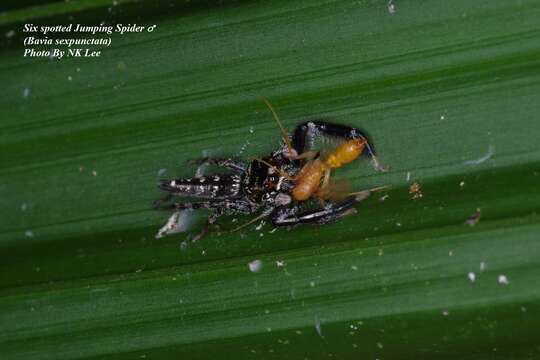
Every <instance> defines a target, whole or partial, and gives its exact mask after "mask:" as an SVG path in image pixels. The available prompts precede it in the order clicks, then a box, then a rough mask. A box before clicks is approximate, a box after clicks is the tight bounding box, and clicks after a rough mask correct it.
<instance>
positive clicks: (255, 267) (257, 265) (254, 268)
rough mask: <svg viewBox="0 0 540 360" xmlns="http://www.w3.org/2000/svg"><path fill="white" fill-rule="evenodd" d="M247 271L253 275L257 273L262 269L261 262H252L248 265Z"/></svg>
mask: <svg viewBox="0 0 540 360" xmlns="http://www.w3.org/2000/svg"><path fill="white" fill-rule="evenodd" d="M248 267H249V271H251V272H253V273H255V272H259V271H261V270H262V268H263V262H262V261H261V260H253V261H251V262H249V263H248Z"/></svg>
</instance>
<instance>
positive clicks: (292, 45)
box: [0, 0, 540, 360]
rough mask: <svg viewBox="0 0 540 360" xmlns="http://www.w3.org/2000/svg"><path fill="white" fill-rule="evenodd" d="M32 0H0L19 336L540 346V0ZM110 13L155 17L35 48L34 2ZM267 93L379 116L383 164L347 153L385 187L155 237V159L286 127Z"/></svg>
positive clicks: (0, 178)
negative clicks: (99, 47) (83, 41)
mask: <svg viewBox="0 0 540 360" xmlns="http://www.w3.org/2000/svg"><path fill="white" fill-rule="evenodd" d="M30 5H32V6H30ZM30 5H29V6H26V7H25V6H23V5H21V4H20V3H15V2H7V3H5V4H4V6H5V10H4V11H3V12H0V37H1V40H0V44H1V48H0V83H1V84H2V86H0V121H1V122H0V201H1V205H2V206H1V210H0V255H1V260H0V350H1V352H2V357H3V358H6V359H26V358H39V359H71V358H114V359H120V358H121V359H123V358H126V359H133V358H139V357H140V356H142V355H145V356H146V358H149V359H153V358H171V357H173V356H175V357H179V356H181V357H183V358H188V359H207V358H216V356H219V355H220V354H224V352H228V353H229V354H231V356H234V357H235V358H238V359H240V358H246V359H250V358H276V359H278V358H291V359H304V358H308V359H321V358H335V359H348V358H350V359H353V358H354V359H357V358H368V359H375V358H378V359H381V360H382V359H424V358H436V359H456V358H459V359H513V358H516V359H523V358H538V357H539V356H538V346H540V344H539V343H538V336H537V335H536V333H537V332H538V330H539V325H540V319H539V318H538V310H539V309H538V300H539V298H540V267H539V265H540V242H539V240H540V239H539V237H538V233H539V230H540V221H539V220H540V219H539V216H538V214H537V212H538V209H539V208H540V193H539V190H540V186H539V176H538V174H539V172H540V147H539V146H538V136H539V135H540V121H539V119H538V114H539V111H540V95H539V94H540V57H539V55H540V46H539V44H540V42H539V40H538V39H539V35H540V25H539V24H540V23H539V21H538V19H539V18H540V2H538V1H507V0H490V1H474V2H471V1H465V0H456V1H451V2H443V1H395V2H394V5H395V9H396V12H395V13H393V14H391V13H390V12H389V11H388V3H387V2H385V1H237V2H215V1H204V2H197V1H195V2H180V3H175V4H172V3H169V2H165V1H158V2H155V1H118V4H117V5H113V2H112V1H86V2H77V1H71V2H67V3H66V2H39V1H34V2H31V4H30ZM101 21H105V22H106V23H107V24H115V23H117V22H120V23H124V24H127V23H138V24H141V25H152V24H156V25H157V29H156V31H154V32H152V33H137V34H128V35H122V36H120V35H113V36H112V45H111V47H109V48H105V49H103V55H102V56H101V57H100V58H98V59H91V58H88V59H66V58H64V59H61V60H59V61H56V60H51V59H47V58H45V59H38V58H36V59H30V58H24V57H23V56H22V54H23V51H24V49H23V47H22V45H21V43H22V40H23V38H24V34H23V33H22V26H23V24H24V23H34V24H59V23H69V22H72V23H78V22H79V23H85V24H93V25H96V24H99V23H100V22H101ZM11 31H13V32H11ZM8 34H9V36H8ZM11 35H12V36H11ZM25 89H28V90H25ZM25 93H26V94H27V96H24V94H25ZM262 96H264V97H267V98H269V99H270V100H271V102H272V104H273V105H274V107H275V108H276V110H277V112H278V113H279V114H280V116H281V118H282V119H283V121H284V123H285V125H286V126H287V127H288V128H289V129H293V128H294V126H295V125H296V124H297V123H299V122H300V121H302V120H305V119H308V118H328V119H334V120H335V121H338V122H342V123H347V124H350V125H354V126H357V127H359V128H362V129H364V130H366V131H367V132H369V134H370V135H371V137H372V138H373V140H374V143H375V145H376V147H377V149H378V153H379V155H380V159H381V161H382V162H383V163H384V164H386V165H389V166H390V168H391V169H390V171H389V172H387V173H385V174H375V173H374V172H373V171H372V169H371V167H370V166H369V164H368V162H367V161H365V160H364V161H360V162H357V163H355V164H352V165H349V166H348V167H347V168H344V169H340V170H338V171H337V172H336V177H339V178H344V179H347V180H348V181H349V182H350V183H351V184H352V186H353V188H354V189H358V190H361V189H365V188H368V187H372V186H379V185H385V184H391V185H392V186H393V187H392V190H391V191H390V192H388V195H389V197H388V198H387V199H386V200H385V201H380V200H379V198H380V197H381V196H382V194H376V195H375V196H372V198H370V199H369V200H367V201H365V202H363V203H362V204H360V205H359V206H358V214H356V215H354V216H349V217H347V218H345V219H343V220H342V221H340V222H338V223H336V224H333V225H328V226H323V227H308V226H306V227H303V228H296V229H293V230H291V231H287V230H285V229H280V230H278V231H276V232H273V233H270V231H271V230H272V228H271V227H270V226H269V225H266V226H264V227H263V228H262V229H261V230H258V231H257V230H255V228H254V227H251V228H247V229H246V230H245V231H243V232H242V233H241V234H224V235H221V236H216V235H211V236H209V237H207V238H205V239H204V240H203V241H201V242H199V243H189V242H186V236H185V235H183V234H180V235H176V236H171V237H166V238H163V239H160V240H154V235H155V233H156V232H157V229H159V227H160V226H162V225H163V223H164V222H165V221H166V219H167V216H168V214H167V213H163V212H156V211H153V210H151V209H150V204H151V203H152V201H153V200H155V199H156V198H157V197H159V195H160V194H159V192H158V191H157V189H156V187H155V184H156V181H157V180H158V179H159V176H158V171H160V170H161V169H167V172H166V173H165V175H164V176H169V177H173V176H190V175H191V174H192V173H193V171H194V168H193V166H189V165H187V164H186V162H187V161H188V160H192V159H196V158H199V157H201V156H204V155H213V156H230V155H235V156H240V157H243V158H244V159H247V158H249V157H250V156H261V155H264V154H267V153H269V151H271V150H273V149H275V147H276V146H277V144H278V143H279V140H280V134H279V131H278V129H277V127H276V125H275V123H274V121H273V120H272V118H271V116H270V114H269V112H268V110H267V109H266V108H265V106H264V104H263V103H262V102H261V100H260V98H261V97H262ZM482 159H486V160H485V161H481V160H482ZM478 160H480V161H478ZM93 172H95V176H94V174H93ZM407 174H410V180H409V181H407V177H408V175H407ZM413 182H418V183H420V184H421V186H422V191H423V195H424V196H423V197H422V198H421V199H416V200H411V196H410V195H409V193H408V190H409V186H410V185H411V184H412V183H413ZM477 208H480V209H481V214H482V217H481V220H480V222H479V223H478V224H477V225H476V226H475V227H469V226H466V225H464V221H465V220H466V219H467V218H468V217H469V216H470V215H471V214H473V213H474V212H475V210H476V209H477ZM248 219H249V218H240V219H239V221H241V222H242V221H247V220H248ZM223 225H224V226H225V227H232V226H233V224H232V223H231V219H225V220H224V222H223ZM261 234H262V235H261ZM29 235H31V236H29ZM254 259H261V260H262V261H263V262H264V265H265V266H264V267H263V269H262V270H261V272H259V273H251V272H250V271H249V270H248V267H247V263H248V262H250V261H252V260H254ZM276 260H283V261H285V262H286V266H285V267H277V266H276V264H275V261H276ZM480 263H484V264H485V269H484V270H483V271H481V270H480ZM469 272H474V273H475V274H476V280H475V281H474V282H471V281H470V280H469V279H468V273H469ZM501 274H504V275H506V276H507V278H508V280H509V284H508V285H503V284H499V283H498V276H499V275H501ZM317 328H318V329H319V330H320V331H318V330H317ZM319 332H320V334H319Z"/></svg>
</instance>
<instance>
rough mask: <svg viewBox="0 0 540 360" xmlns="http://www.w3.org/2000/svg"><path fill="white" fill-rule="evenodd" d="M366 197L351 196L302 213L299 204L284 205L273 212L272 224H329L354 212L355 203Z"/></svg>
mask: <svg viewBox="0 0 540 360" xmlns="http://www.w3.org/2000/svg"><path fill="white" fill-rule="evenodd" d="M364 198H365V197H363V198H360V199H359V198H358V197H357V196H349V197H348V198H347V199H345V200H343V201H341V202H339V203H337V204H332V203H328V204H326V205H325V206H324V207H321V208H318V209H313V210H308V211H304V212H301V213H300V212H299V207H298V205H293V206H291V207H282V208H279V209H277V210H276V211H275V212H274V213H273V214H272V216H271V221H272V225H274V226H276V227H278V226H292V225H298V224H328V223H331V222H334V221H336V220H337V219H339V218H341V217H343V216H346V215H349V214H351V213H353V212H354V211H355V210H354V205H356V204H357V203H358V202H359V201H361V200H363V199H364Z"/></svg>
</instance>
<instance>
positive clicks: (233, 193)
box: [155, 121, 373, 240]
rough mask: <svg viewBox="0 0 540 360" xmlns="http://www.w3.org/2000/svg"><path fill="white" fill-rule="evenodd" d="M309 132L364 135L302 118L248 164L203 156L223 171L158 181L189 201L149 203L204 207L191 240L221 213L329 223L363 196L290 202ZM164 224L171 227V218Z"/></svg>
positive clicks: (276, 221)
mask: <svg viewBox="0 0 540 360" xmlns="http://www.w3.org/2000/svg"><path fill="white" fill-rule="evenodd" d="M310 131H312V132H313V131H314V132H315V133H316V135H317V136H321V135H323V136H324V135H326V136H332V137H338V138H342V139H346V140H348V139H350V138H351V137H353V136H356V134H361V136H363V137H364V138H365V136H364V135H363V134H362V133H361V132H360V131H359V130H358V129H355V128H351V127H348V126H344V125H337V124H332V123H328V122H325V121H309V122H305V123H302V124H300V125H298V126H297V127H296V130H295V132H294V135H293V136H292V137H290V138H287V140H288V141H284V142H283V143H282V144H281V146H280V148H279V149H278V150H276V151H274V152H272V153H271V154H270V155H269V156H267V157H265V158H262V159H256V160H253V161H251V162H249V163H244V162H241V161H237V160H233V159H213V158H205V159H202V160H200V161H198V162H197V163H198V164H200V165H212V166H217V167H222V168H224V169H226V170H227V172H226V173H220V174H214V175H210V176H200V177H193V178H181V179H172V180H161V181H160V183H159V185H158V186H159V188H160V189H161V190H163V191H166V192H168V194H169V195H168V197H167V198H166V199H167V200H168V199H170V198H171V197H173V196H182V197H187V198H192V199H194V201H192V202H179V203H171V204H168V205H163V202H164V201H166V200H159V201H158V202H156V203H155V207H159V208H162V209H175V210H177V211H180V210H185V209H203V208H204V209H208V210H210V215H209V217H208V221H207V225H206V227H205V228H204V229H203V231H202V232H201V234H199V235H197V237H196V238H195V239H194V240H196V239H199V238H200V237H202V236H203V235H204V234H205V233H206V231H207V229H208V227H209V225H211V224H213V223H214V222H215V221H216V219H217V218H218V217H219V216H222V215H235V214H254V213H259V212H260V215H259V216H257V217H256V218H255V220H257V219H262V218H269V219H270V222H271V223H272V225H273V226H275V227H278V226H292V225H297V224H306V223H312V224H326V223H330V222H333V221H335V220H337V219H339V218H340V217H343V216H345V215H347V214H349V213H351V211H354V210H353V206H354V205H355V204H356V203H357V202H359V201H361V200H363V199H364V198H365V197H366V193H365V192H361V193H355V195H351V196H348V197H347V198H346V199H345V200H343V201H340V202H338V203H332V202H327V203H325V204H324V205H323V206H321V205H319V206H317V207H314V208H313V207H311V208H308V209H306V207H305V203H303V202H299V201H296V200H294V198H293V196H292V192H293V189H294V187H295V183H294V181H293V180H291V179H292V177H294V176H295V175H297V174H298V173H299V172H300V171H301V170H302V165H303V162H302V161H300V160H298V159H296V158H295V157H296V156H297V155H298V154H302V153H303V152H304V150H305V147H306V137H307V136H313V134H309V132H310ZM291 153H292V154H291ZM372 155H373V154H372ZM284 174H286V175H285V176H284ZM368 195H369V194H368ZM171 219H173V217H171ZM249 223H251V222H249ZM167 226H168V225H167ZM170 228H171V229H174V222H173V223H172V224H171V225H170ZM172 232H174V231H171V233H172ZM167 233H168V228H166V227H164V228H162V230H160V233H158V237H161V236H162V235H163V234H167Z"/></svg>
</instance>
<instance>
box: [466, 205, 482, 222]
mask: <svg viewBox="0 0 540 360" xmlns="http://www.w3.org/2000/svg"><path fill="white" fill-rule="evenodd" d="M481 216H482V213H481V210H480V208H476V211H475V212H474V214H472V215H471V216H470V217H469V218H468V219H467V220H465V225H469V226H475V225H476V224H477V223H478V222H479V221H480V217H481Z"/></svg>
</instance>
